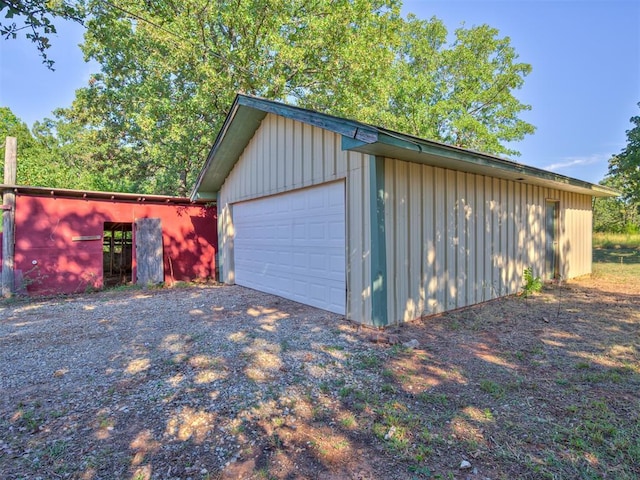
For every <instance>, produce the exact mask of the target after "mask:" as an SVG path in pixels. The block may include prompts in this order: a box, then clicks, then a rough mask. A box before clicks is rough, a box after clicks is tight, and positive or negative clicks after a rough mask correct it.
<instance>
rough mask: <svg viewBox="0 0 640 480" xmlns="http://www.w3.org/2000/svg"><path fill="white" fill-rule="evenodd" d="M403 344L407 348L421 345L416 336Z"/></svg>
mask: <svg viewBox="0 0 640 480" xmlns="http://www.w3.org/2000/svg"><path fill="white" fill-rule="evenodd" d="M402 346H403V347H405V348H418V347H419V346H420V342H419V341H418V340H416V339H415V338H414V339H413V340H409V341H408V342H404V343H403V344H402Z"/></svg>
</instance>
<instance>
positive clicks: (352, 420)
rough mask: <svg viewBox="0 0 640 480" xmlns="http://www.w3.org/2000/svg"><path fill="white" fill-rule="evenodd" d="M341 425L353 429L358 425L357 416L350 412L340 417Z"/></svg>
mask: <svg viewBox="0 0 640 480" xmlns="http://www.w3.org/2000/svg"><path fill="white" fill-rule="evenodd" d="M340 425H342V426H343V427H344V428H348V429H351V428H353V427H355V426H356V417H354V416H353V414H351V413H350V414H348V415H346V416H344V417H343V418H341V419H340Z"/></svg>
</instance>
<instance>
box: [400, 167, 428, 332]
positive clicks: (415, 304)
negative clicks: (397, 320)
mask: <svg viewBox="0 0 640 480" xmlns="http://www.w3.org/2000/svg"><path fill="white" fill-rule="evenodd" d="M405 165H406V169H405V173H404V174H405V176H406V185H407V190H406V191H407V194H406V200H407V218H406V225H407V227H406V232H407V251H406V265H407V275H406V277H407V302H406V309H405V317H406V318H407V319H408V320H413V319H416V318H418V317H419V316H420V314H421V312H422V310H423V308H424V294H421V279H422V261H421V250H422V221H423V220H422V178H421V171H422V168H421V166H420V165H417V164H415V163H406V164H405Z"/></svg>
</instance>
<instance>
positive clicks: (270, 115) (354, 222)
mask: <svg viewBox="0 0 640 480" xmlns="http://www.w3.org/2000/svg"><path fill="white" fill-rule="evenodd" d="M615 194H616V192H615V191H613V190H611V189H608V188H605V187H602V186H599V185H594V184H591V183H587V182H583V181H580V180H576V179H572V178H568V177H565V176H561V175H556V174H554V173H551V172H547V171H544V170H540V169H537V168H533V167H528V166H525V165H521V164H517V163H514V162H512V161H509V160H505V159H502V158H499V157H495V156H491V155H486V154H482V153H478V152H472V151H468V150H464V149H461V148H456V147H451V146H448V145H444V144H440V143H437V142H432V141H428V140H424V139H420V138H416V137H412V136H409V135H403V134H400V133H397V132H392V131H389V130H386V129H383V128H378V127H374V126H371V125H366V124H362V123H359V122H356V121H352V120H347V119H343V118H337V117H333V116H330V115H325V114H321V113H318V112H313V111H309V110H305V109H301V108H297V107H293V106H289V105H285V104H281V103H277V102H272V101H268V100H264V99H259V98H255V97H249V96H244V95H238V96H237V97H236V99H235V101H234V104H233V106H232V108H231V111H230V112H229V115H228V116H227V119H226V121H225V124H224V126H223V128H222V130H221V132H220V134H219V135H218V138H217V139H216V142H215V144H214V146H213V148H212V150H211V152H210V154H209V157H208V158H207V161H206V164H205V166H204V168H203V170H202V171H201V173H200V175H199V177H198V180H197V182H196V185H195V188H194V191H193V193H192V197H191V200H192V201H196V200H197V201H215V202H217V206H218V246H219V259H218V267H219V273H220V280H221V281H223V282H225V283H229V284H233V283H237V284H240V285H244V286H247V287H250V288H254V289H257V290H261V291H265V292H269V293H274V294H277V295H280V296H283V297H286V298H290V299H293V300H296V301H299V302H301V303H305V304H309V305H313V306H317V307H320V308H323V309H326V310H329V311H332V312H337V313H342V314H344V315H345V316H346V317H347V318H348V319H351V320H353V321H356V322H360V323H363V324H368V325H374V326H385V325H389V324H393V323H398V322H403V321H409V320H412V319H415V318H419V317H421V316H424V315H430V314H435V313H439V312H443V311H446V310H451V309H455V308H460V307H464V306H468V305H472V304H474V303H479V302H482V301H486V300H490V299H493V298H496V297H499V296H503V295H509V294H513V293H516V292H518V291H519V290H520V288H521V285H522V281H523V280H522V277H523V271H524V269H525V268H531V269H532V271H533V273H534V275H536V276H540V277H543V278H545V279H552V278H564V279H568V278H572V277H576V276H580V275H584V274H588V273H590V272H591V228H592V209H591V205H592V199H593V197H604V196H612V195H615Z"/></svg>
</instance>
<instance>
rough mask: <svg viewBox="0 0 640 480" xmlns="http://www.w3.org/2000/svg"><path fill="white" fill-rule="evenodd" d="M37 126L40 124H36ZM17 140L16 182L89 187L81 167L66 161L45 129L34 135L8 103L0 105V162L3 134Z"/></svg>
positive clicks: (43, 185) (3, 146) (88, 181)
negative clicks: (4, 105) (6, 105)
mask: <svg viewBox="0 0 640 480" xmlns="http://www.w3.org/2000/svg"><path fill="white" fill-rule="evenodd" d="M36 128H40V129H41V127H39V125H38V124H36ZM7 136H11V137H16V139H17V143H18V159H17V183H18V184H19V185H29V186H40V187H57V188H69V187H70V186H74V187H75V188H89V185H90V184H91V179H90V178H89V177H88V176H87V175H86V173H85V172H83V170H82V169H81V168H77V167H74V166H72V165H69V164H67V163H66V162H65V161H64V158H63V156H62V155H61V153H62V151H61V150H60V148H59V145H58V143H57V141H56V140H55V139H54V138H53V137H52V136H51V135H50V134H49V132H46V131H45V130H42V129H41V130H40V132H39V133H38V134H37V135H35V136H34V135H33V134H32V133H31V132H30V131H29V128H28V127H27V125H26V124H25V123H24V122H23V121H21V120H20V119H19V118H18V117H16V116H15V115H14V114H13V112H12V111H11V110H10V109H9V108H7V107H0V139H1V142H2V147H1V148H0V156H1V159H0V164H2V163H1V162H4V149H5V138H6V137H7Z"/></svg>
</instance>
